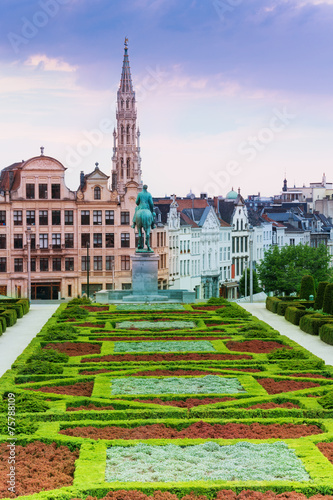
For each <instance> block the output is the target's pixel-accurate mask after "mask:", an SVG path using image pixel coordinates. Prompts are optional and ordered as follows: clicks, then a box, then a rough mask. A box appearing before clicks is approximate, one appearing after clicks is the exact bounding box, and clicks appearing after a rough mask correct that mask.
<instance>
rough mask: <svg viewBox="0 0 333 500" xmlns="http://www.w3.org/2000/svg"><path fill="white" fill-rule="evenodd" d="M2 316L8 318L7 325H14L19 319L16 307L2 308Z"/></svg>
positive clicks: (0, 313) (0, 314)
mask: <svg viewBox="0 0 333 500" xmlns="http://www.w3.org/2000/svg"><path fill="white" fill-rule="evenodd" d="M0 316H2V317H4V318H5V319H6V326H13V325H15V323H16V321H17V313H16V311H15V309H6V310H1V309H0Z"/></svg>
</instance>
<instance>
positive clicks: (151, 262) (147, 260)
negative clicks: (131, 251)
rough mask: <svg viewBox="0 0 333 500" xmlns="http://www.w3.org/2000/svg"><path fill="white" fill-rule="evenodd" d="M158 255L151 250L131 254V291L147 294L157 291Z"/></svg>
mask: <svg viewBox="0 0 333 500" xmlns="http://www.w3.org/2000/svg"><path fill="white" fill-rule="evenodd" d="M159 260H160V256H159V255H156V254H155V253H151V252H147V251H146V252H136V253H135V255H131V261H132V293H133V294H135V295H138V294H140V295H149V294H157V293H158V261H159Z"/></svg>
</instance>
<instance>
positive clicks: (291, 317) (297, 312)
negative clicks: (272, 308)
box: [284, 305, 311, 325]
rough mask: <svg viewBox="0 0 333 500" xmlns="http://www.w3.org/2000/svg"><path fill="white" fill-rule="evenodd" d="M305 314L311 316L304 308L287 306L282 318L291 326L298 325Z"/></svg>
mask: <svg viewBox="0 0 333 500" xmlns="http://www.w3.org/2000/svg"><path fill="white" fill-rule="evenodd" d="M306 314H311V313H310V312H309V311H306V309H305V306H302V305H299V306H297V307H296V306H289V307H287V309H286V312H285V314H284V317H285V318H286V320H287V321H290V323H292V324H293V325H299V322H300V319H301V318H302V317H303V316H305V315H306Z"/></svg>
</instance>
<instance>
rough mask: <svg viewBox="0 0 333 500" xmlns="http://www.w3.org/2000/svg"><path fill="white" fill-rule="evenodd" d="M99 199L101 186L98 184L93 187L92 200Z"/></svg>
mask: <svg viewBox="0 0 333 500" xmlns="http://www.w3.org/2000/svg"><path fill="white" fill-rule="evenodd" d="M100 199H101V188H100V187H99V186H95V187H94V200H100Z"/></svg>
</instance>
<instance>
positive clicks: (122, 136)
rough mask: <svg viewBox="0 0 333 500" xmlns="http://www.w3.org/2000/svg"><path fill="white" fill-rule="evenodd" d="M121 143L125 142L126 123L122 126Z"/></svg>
mask: <svg viewBox="0 0 333 500" xmlns="http://www.w3.org/2000/svg"><path fill="white" fill-rule="evenodd" d="M121 144H124V125H122V126H121Z"/></svg>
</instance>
